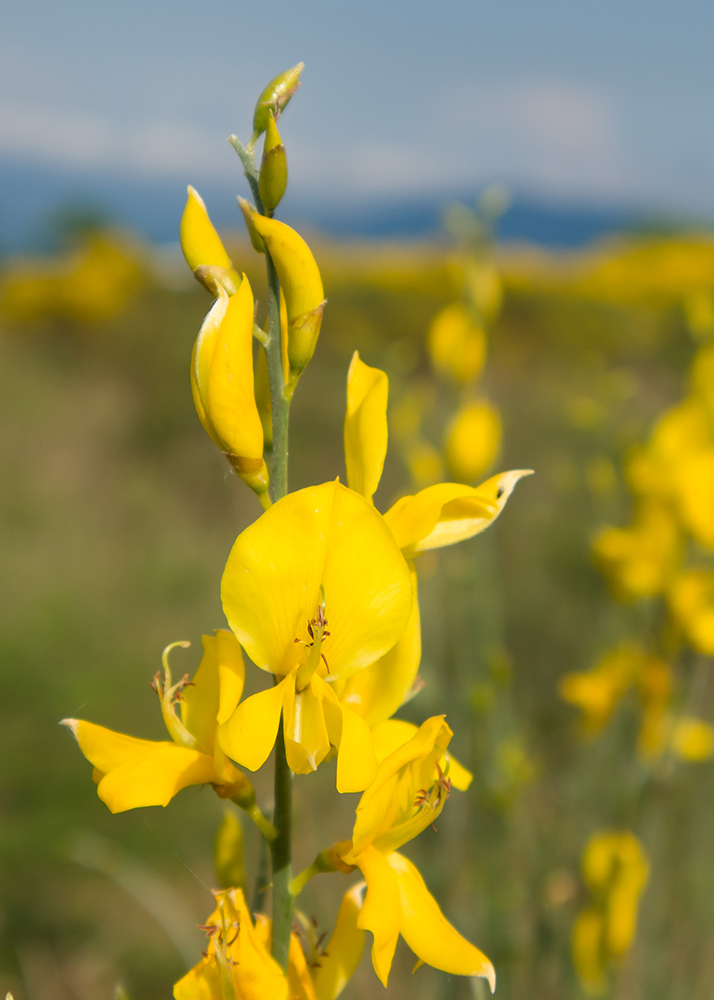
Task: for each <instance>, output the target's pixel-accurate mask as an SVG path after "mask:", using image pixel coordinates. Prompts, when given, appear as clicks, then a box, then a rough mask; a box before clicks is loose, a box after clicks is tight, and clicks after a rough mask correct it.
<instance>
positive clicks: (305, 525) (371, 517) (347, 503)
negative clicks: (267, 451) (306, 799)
mask: <svg viewBox="0 0 714 1000" xmlns="http://www.w3.org/2000/svg"><path fill="white" fill-rule="evenodd" d="M222 590H223V607H224V610H225V613H226V616H227V618H228V621H229V623H230V625H231V628H232V629H233V631H234V632H235V634H236V635H237V637H238V639H239V640H240V642H241V644H242V645H243V647H244V649H245V650H246V651H247V653H248V654H249V656H250V657H251V659H252V660H253V662H254V663H255V664H256V665H257V666H258V667H260V668H261V669H262V670H266V671H269V672H270V673H273V674H275V675H276V678H279V682H278V683H276V685H275V686H274V687H272V688H269V689H268V690H266V691H262V692H260V693H259V694H256V695H253V696H252V697H251V698H248V699H247V700H246V701H244V702H243V703H242V704H241V705H239V706H238V709H237V710H236V712H235V713H234V714H233V716H232V717H231V719H230V720H229V721H228V722H226V723H225V724H224V725H223V726H222V728H221V730H220V733H219V742H220V744H221V746H222V747H223V749H224V750H225V751H226V753H227V754H228V755H229V756H230V757H232V758H233V759H234V760H236V761H238V763H240V764H242V765H243V766H245V767H248V768H250V769H251V770H255V769H257V768H258V767H260V766H261V765H262V764H263V763H264V762H265V760H266V759H267V757H268V755H269V754H270V751H271V749H272V747H273V744H274V743H275V738H276V735H277V731H278V725H279V722H280V717H281V712H282V717H283V732H284V736H285V745H286V753H287V759H288V763H289V765H290V767H291V768H292V770H293V771H296V772H297V773H300V774H306V773H309V772H310V771H314V770H315V769H316V768H317V766H318V765H319V764H320V762H321V761H322V760H324V759H325V758H326V757H327V756H328V754H329V753H330V752H331V750H332V748H338V755H337V787H338V789H339V790H340V791H361V790H363V789H364V788H366V787H367V785H368V784H369V783H370V782H371V780H372V778H373V777H374V773H375V769H376V759H375V757H374V751H373V747H372V737H371V734H370V731H369V728H368V727H367V725H366V724H365V722H364V720H363V719H362V718H361V717H360V716H359V715H357V714H356V713H355V712H353V711H352V710H351V709H350V708H349V707H348V706H347V705H345V704H344V703H341V702H340V701H339V700H338V698H337V696H336V695H335V692H334V690H333V684H335V683H337V682H339V681H341V680H343V679H345V678H347V677H349V676H351V675H353V674H356V673H357V672H358V671H360V670H364V669H365V668H367V667H369V666H370V665H371V664H372V663H374V662H375V661H377V660H379V658H380V657H382V656H383V655H384V654H385V653H387V652H388V651H389V650H390V649H392V647H393V646H394V645H395V643H396V642H397V640H398V639H399V637H400V636H401V635H402V633H403V632H404V630H405V628H406V626H407V622H408V621H409V618H410V615H411V611H412V604H413V594H412V586H411V580H410V574H409V567H408V566H407V563H406V561H405V559H404V557H403V556H402V554H401V552H400V551H399V548H398V547H397V545H396V543H395V541H394V537H393V536H392V534H391V532H390V530H389V528H388V526H387V525H386V524H385V522H384V520H383V519H382V517H381V515H379V514H378V513H377V511H375V510H374V508H373V507H372V506H370V504H368V503H367V502H366V501H365V500H363V499H362V497H360V496H358V495H357V494H356V493H354V492H352V491H351V490H348V489H346V488H345V487H344V486H342V485H340V483H338V482H334V483H325V484H323V485H322V486H316V487H312V488H309V489H305V490H300V491H299V492H297V493H291V494H289V495H288V496H287V497H284V498H283V499H282V500H279V501H278V502H277V503H276V504H274V505H273V506H272V507H271V508H270V510H268V511H266V513H265V514H263V516H262V517H261V518H259V519H258V521H256V522H255V523H254V524H253V525H251V526H250V527H249V528H247V529H246V530H245V531H244V532H243V533H242V534H241V535H240V536H239V537H238V539H237V541H236V543H235V545H234V546H233V550H232V552H231V554H230V556H229V559H228V563H227V565H226V570H225V573H224V576H223V588H222Z"/></svg>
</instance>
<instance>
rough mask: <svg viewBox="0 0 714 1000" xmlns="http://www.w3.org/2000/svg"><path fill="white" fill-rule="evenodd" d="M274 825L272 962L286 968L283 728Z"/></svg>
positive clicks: (289, 899)
mask: <svg viewBox="0 0 714 1000" xmlns="http://www.w3.org/2000/svg"><path fill="white" fill-rule="evenodd" d="M273 824H274V826H275V829H276V830H277V831H278V835H277V837H276V838H275V840H273V841H272V843H271V845H270V854H271V860H272V863H273V865H272V867H273V949H272V951H273V958H274V959H275V961H276V962H277V963H278V964H279V965H280V966H282V968H283V969H287V967H288V952H289V950H290V934H291V932H292V926H293V894H292V892H291V891H290V883H291V881H292V867H291V861H292V857H291V855H292V843H291V841H292V837H291V834H292V774H291V773H290V768H289V767H288V762H287V760H286V758H285V739H284V737H283V727H282V726H280V728H279V729H278V738H277V740H276V742H275V813H274V815H273Z"/></svg>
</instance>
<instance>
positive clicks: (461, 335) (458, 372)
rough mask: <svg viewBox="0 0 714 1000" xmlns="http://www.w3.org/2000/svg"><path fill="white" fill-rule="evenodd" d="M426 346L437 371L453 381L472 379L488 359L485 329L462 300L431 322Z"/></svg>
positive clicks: (460, 381) (442, 310)
mask: <svg viewBox="0 0 714 1000" xmlns="http://www.w3.org/2000/svg"><path fill="white" fill-rule="evenodd" d="M427 346H428V348H429V354H430V356H431V360H432V363H433V365H434V367H435V368H436V370H437V371H438V372H439V373H440V374H441V375H445V376H447V377H449V378H451V379H453V380H454V382H459V383H466V382H471V381H473V379H475V378H476V377H477V376H478V375H479V374H480V372H481V369H482V368H483V365H484V362H485V360H486V332H485V330H484V329H483V327H482V326H481V325H480V324H479V323H476V322H475V321H474V319H473V317H472V316H471V314H470V313H469V310H468V309H467V308H466V307H465V306H464V305H462V304H461V303H460V302H453V303H451V304H450V305H448V306H444V308H443V309H441V310H440V311H439V312H438V313H437V314H436V316H435V317H434V318H433V320H432V321H431V323H430V325H429V331H428V334H427Z"/></svg>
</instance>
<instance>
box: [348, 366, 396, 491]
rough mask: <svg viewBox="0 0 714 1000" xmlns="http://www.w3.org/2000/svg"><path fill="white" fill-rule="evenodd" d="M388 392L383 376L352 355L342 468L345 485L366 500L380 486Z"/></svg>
mask: <svg viewBox="0 0 714 1000" xmlns="http://www.w3.org/2000/svg"><path fill="white" fill-rule="evenodd" d="M388 391H389V380H388V379H387V376H386V375H385V373H384V372H383V371H380V370H379V368H370V367H369V366H368V365H366V364H364V362H363V361H360V357H359V354H358V353H357V351H355V353H354V354H353V356H352V362H351V364H350V368H349V371H348V373H347V414H346V416H345V430H344V438H345V464H346V466H347V485H348V486H349V488H350V489H351V490H355V492H356V493H359V494H360V495H361V496H363V497H364V498H365V499H366V500H371V499H372V495H373V494H374V492H375V491H376V489H377V487H378V486H379V480H380V479H381V476H382V469H383V467H384V458H385V455H386V454H387V394H388Z"/></svg>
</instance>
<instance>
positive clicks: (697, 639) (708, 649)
mask: <svg viewBox="0 0 714 1000" xmlns="http://www.w3.org/2000/svg"><path fill="white" fill-rule="evenodd" d="M669 606H670V609H671V611H672V615H673V616H674V620H675V621H676V623H677V624H678V625H679V627H680V629H681V630H682V632H683V633H684V635H685V637H686V639H687V641H688V642H690V643H691V644H692V646H694V648H695V649H696V650H698V651H699V652H700V653H704V654H705V655H706V656H714V570H710V569H689V570H683V571H682V572H681V573H678V574H677V576H676V577H675V579H674V580H673V581H672V585H671V587H670V590H669Z"/></svg>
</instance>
